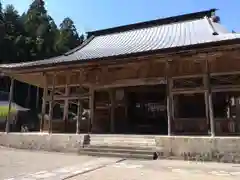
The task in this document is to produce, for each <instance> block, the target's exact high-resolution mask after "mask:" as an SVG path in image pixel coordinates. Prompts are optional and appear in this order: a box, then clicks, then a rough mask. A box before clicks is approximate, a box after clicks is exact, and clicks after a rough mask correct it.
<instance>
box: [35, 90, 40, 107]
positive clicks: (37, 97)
mask: <svg viewBox="0 0 240 180" xmlns="http://www.w3.org/2000/svg"><path fill="white" fill-rule="evenodd" d="M38 106H39V87H36V107H35V108H36V111H37V112H38Z"/></svg>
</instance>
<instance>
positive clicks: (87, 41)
mask: <svg viewBox="0 0 240 180" xmlns="http://www.w3.org/2000/svg"><path fill="white" fill-rule="evenodd" d="M93 38H94V36H93V35H92V36H90V37H89V38H87V39H86V40H85V41H84V42H83V43H82V44H81V45H79V46H77V47H75V48H74V49H72V50H70V51H68V52H66V53H64V54H63V56H68V55H70V54H73V53H75V52H76V51H78V50H80V49H82V48H83V47H85V46H86V45H88V43H90V42H91V41H92V40H93Z"/></svg>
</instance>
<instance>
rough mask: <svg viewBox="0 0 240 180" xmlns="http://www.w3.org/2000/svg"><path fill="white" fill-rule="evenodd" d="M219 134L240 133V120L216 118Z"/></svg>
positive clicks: (217, 132)
mask: <svg viewBox="0 0 240 180" xmlns="http://www.w3.org/2000/svg"><path fill="white" fill-rule="evenodd" d="M215 123H216V134H217V135H240V122H239V121H237V120H236V119H227V118H216V119H215Z"/></svg>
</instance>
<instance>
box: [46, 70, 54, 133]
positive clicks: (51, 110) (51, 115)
mask: <svg viewBox="0 0 240 180" xmlns="http://www.w3.org/2000/svg"><path fill="white" fill-rule="evenodd" d="M55 80H56V75H55V74H53V75H52V92H51V100H50V102H49V126H48V133H52V120H53V108H54V94H55Z"/></svg>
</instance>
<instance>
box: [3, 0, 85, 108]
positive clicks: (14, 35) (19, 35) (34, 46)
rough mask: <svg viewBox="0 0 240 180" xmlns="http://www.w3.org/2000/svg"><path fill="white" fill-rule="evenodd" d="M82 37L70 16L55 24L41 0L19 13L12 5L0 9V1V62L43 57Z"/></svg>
mask: <svg viewBox="0 0 240 180" xmlns="http://www.w3.org/2000/svg"><path fill="white" fill-rule="evenodd" d="M83 40H84V39H83V35H79V34H78V32H77V29H76V27H75V25H74V22H73V20H71V19H70V18H68V17H67V18H65V19H64V20H63V21H62V23H61V24H60V26H59V27H58V26H57V25H56V23H55V22H54V19H53V18H52V17H51V16H50V15H49V14H48V11H47V10H46V8H45V3H44V0H34V1H33V2H32V3H31V4H30V5H29V8H28V10H27V11H26V12H24V13H23V14H21V15H20V14H19V13H18V11H17V10H16V9H15V7H14V6H13V5H7V6H6V7H5V8H4V9H3V8H2V4H1V3H0V51H1V53H0V63H17V62H24V61H33V60H42V59H47V58H50V57H53V56H57V55H60V54H63V53H65V52H67V51H69V50H71V49H73V48H75V47H76V46H79V45H80V44H81V43H82V42H83ZM1 86H2V84H1ZM6 86H7V85H6ZM6 88H7V87H6ZM18 88H19V87H18ZM21 88H22V89H23V91H24V92H25V91H26V89H27V88H26V85H22V84H21ZM18 92H22V91H18ZM20 96H21V95H20ZM20 101H23V100H20ZM19 103H20V104H24V102H19Z"/></svg>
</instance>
